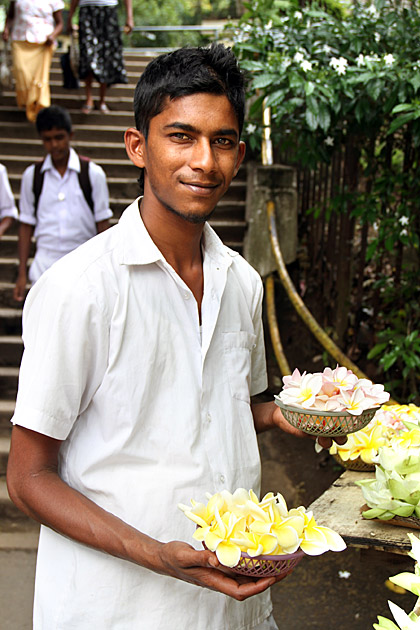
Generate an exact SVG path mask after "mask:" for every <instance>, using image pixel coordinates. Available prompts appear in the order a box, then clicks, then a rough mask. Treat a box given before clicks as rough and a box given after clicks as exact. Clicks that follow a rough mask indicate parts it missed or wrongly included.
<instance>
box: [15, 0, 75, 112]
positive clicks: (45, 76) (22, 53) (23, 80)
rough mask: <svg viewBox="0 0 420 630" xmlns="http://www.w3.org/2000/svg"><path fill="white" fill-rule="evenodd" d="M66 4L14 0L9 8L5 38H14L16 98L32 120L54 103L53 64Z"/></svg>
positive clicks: (57, 0)
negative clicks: (51, 84)
mask: <svg viewBox="0 0 420 630" xmlns="http://www.w3.org/2000/svg"><path fill="white" fill-rule="evenodd" d="M63 7H64V2H63V1H62V0H51V1H47V0H12V2H10V5H9V8H8V11H7V17H6V24H5V27H4V31H3V40H4V41H5V42H7V41H9V39H11V41H12V56H13V74H14V78H15V83H16V100H17V104H18V106H19V107H25V108H26V117H27V119H28V120H29V121H30V122H35V119H36V115H37V113H38V112H39V110H40V109H42V108H43V107H48V106H49V105H50V103H51V97H50V67H51V61H52V56H53V53H54V50H55V42H56V38H57V36H58V35H59V34H60V33H61V31H62V28H63V18H62V14H61V10H62V9H63Z"/></svg>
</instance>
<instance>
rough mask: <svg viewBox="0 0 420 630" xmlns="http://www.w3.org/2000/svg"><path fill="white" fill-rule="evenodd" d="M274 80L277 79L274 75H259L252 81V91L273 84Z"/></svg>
mask: <svg viewBox="0 0 420 630" xmlns="http://www.w3.org/2000/svg"><path fill="white" fill-rule="evenodd" d="M276 79H277V77H276V76H275V75H274V74H260V75H259V76H257V77H255V79H254V80H253V82H252V87H253V88H254V90H258V89H260V88H265V87H267V86H268V85H271V84H272V83H274V82H275V81H276Z"/></svg>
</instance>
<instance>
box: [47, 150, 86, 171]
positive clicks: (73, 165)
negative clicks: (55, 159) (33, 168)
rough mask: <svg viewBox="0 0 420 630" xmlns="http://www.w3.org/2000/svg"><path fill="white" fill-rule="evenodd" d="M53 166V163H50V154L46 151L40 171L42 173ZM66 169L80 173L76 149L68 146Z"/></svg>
mask: <svg viewBox="0 0 420 630" xmlns="http://www.w3.org/2000/svg"><path fill="white" fill-rule="evenodd" d="M52 168H54V164H53V163H52V159H51V155H50V154H49V153H48V155H47V156H46V158H45V160H44V163H43V164H42V167H41V172H42V173H44V172H45V171H48V170H50V169H52ZM67 169H71V170H72V171H76V173H80V160H79V156H78V155H77V153H76V151H75V150H74V149H73V148H72V147H70V155H69V161H68V162H67Z"/></svg>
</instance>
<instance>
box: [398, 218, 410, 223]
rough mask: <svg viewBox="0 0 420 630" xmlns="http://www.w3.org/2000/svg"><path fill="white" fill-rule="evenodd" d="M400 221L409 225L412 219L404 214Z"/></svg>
mask: <svg viewBox="0 0 420 630" xmlns="http://www.w3.org/2000/svg"><path fill="white" fill-rule="evenodd" d="M399 222H400V224H401V225H408V224H409V222H410V219H409V218H408V217H406V216H402V217H400V218H399Z"/></svg>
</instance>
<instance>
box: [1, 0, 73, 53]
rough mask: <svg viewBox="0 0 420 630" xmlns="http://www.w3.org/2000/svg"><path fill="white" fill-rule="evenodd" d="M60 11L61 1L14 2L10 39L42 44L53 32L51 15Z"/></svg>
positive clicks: (21, 0) (62, 7)
mask: <svg viewBox="0 0 420 630" xmlns="http://www.w3.org/2000/svg"><path fill="white" fill-rule="evenodd" d="M62 9H64V2H63V1H62V0H16V1H15V13H14V18H13V28H12V34H11V39H12V40H13V41H19V42H30V43H32V44H43V43H44V42H45V40H46V39H47V37H48V35H51V33H52V32H53V30H54V26H55V25H54V17H53V13H55V12H56V11H61V10H62Z"/></svg>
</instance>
